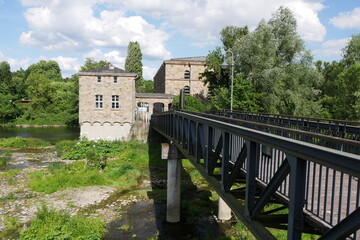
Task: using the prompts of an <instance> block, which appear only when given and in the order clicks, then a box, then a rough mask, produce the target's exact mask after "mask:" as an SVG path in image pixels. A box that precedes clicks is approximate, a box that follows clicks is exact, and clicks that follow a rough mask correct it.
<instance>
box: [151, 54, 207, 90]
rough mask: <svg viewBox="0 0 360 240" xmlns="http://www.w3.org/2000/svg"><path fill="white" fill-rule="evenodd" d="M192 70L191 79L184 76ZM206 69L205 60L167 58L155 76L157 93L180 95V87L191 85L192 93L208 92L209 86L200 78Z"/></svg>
mask: <svg viewBox="0 0 360 240" xmlns="http://www.w3.org/2000/svg"><path fill="white" fill-rule="evenodd" d="M186 70H188V71H190V79H185V78H184V72H185V71H186ZM204 70H205V63H204V62H203V61H183V60H167V61H164V63H163V64H162V65H161V67H160V69H159V70H158V72H157V74H156V75H155V77H154V89H155V92H156V93H166V94H174V95H179V92H180V89H182V88H183V87H185V86H189V87H190V94H191V95H195V94H203V95H204V96H206V95H207V93H208V86H207V85H206V86H204V83H203V81H202V80H200V74H201V73H203V72H204Z"/></svg>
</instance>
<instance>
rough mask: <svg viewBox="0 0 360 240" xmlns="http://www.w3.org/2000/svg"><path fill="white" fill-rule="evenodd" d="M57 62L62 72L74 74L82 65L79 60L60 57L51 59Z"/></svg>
mask: <svg viewBox="0 0 360 240" xmlns="http://www.w3.org/2000/svg"><path fill="white" fill-rule="evenodd" d="M51 60H54V61H56V62H57V63H58V64H59V66H60V69H61V70H62V71H68V72H74V71H78V70H79V68H80V66H81V64H80V62H79V60H78V59H77V58H72V57H63V56H58V57H55V58H51Z"/></svg>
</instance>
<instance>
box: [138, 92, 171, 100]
mask: <svg viewBox="0 0 360 240" xmlns="http://www.w3.org/2000/svg"><path fill="white" fill-rule="evenodd" d="M135 97H136V98H165V99H169V98H170V99H172V98H174V94H167V93H135Z"/></svg>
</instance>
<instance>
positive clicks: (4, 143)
mask: <svg viewBox="0 0 360 240" xmlns="http://www.w3.org/2000/svg"><path fill="white" fill-rule="evenodd" d="M48 146H50V143H49V142H47V141H44V140H42V139H39V138H20V137H12V138H0V148H41V147H48Z"/></svg>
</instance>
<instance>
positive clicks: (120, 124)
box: [78, 65, 137, 140]
mask: <svg viewBox="0 0 360 240" xmlns="http://www.w3.org/2000/svg"><path fill="white" fill-rule="evenodd" d="M78 75H79V124H80V136H81V137H86V138H88V139H90V140H96V139H104V140H126V139H128V137H129V133H130V129H131V126H132V124H133V122H134V112H135V106H136V101H135V81H134V79H135V78H136V77H137V75H136V74H134V73H129V72H125V71H124V70H122V69H119V68H116V67H113V66H111V65H110V66H106V67H101V68H97V69H92V70H90V71H87V72H80V73H78Z"/></svg>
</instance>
